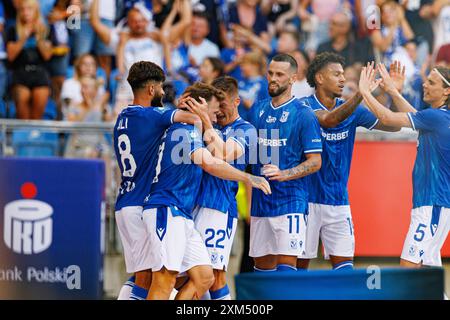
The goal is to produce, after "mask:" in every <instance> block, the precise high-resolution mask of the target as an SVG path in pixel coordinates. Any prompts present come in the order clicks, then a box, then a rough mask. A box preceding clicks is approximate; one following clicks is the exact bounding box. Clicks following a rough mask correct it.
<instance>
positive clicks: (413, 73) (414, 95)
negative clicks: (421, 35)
mask: <svg viewBox="0 0 450 320" xmlns="http://www.w3.org/2000/svg"><path fill="white" fill-rule="evenodd" d="M404 47H405V49H406V51H407V52H408V56H409V58H410V62H411V64H410V65H406V66H405V67H406V68H409V69H410V71H409V72H408V73H409V76H406V77H405V82H404V85H403V91H402V95H403V97H404V98H405V99H406V100H407V101H408V102H409V103H410V104H411V105H412V106H413V107H414V108H416V109H417V110H420V109H421V108H422V105H423V103H422V100H423V89H422V85H423V81H422V77H424V78H425V77H426V70H424V69H422V65H419V64H418V62H417V42H416V41H414V40H410V41H408V42H407V43H406V44H405V45H404Z"/></svg>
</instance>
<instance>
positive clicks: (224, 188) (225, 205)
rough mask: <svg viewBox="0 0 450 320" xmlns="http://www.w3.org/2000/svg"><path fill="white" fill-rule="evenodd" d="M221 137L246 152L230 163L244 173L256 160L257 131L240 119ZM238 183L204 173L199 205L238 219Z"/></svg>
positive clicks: (225, 128)
mask: <svg viewBox="0 0 450 320" xmlns="http://www.w3.org/2000/svg"><path fill="white" fill-rule="evenodd" d="M220 132H221V135H222V138H223V140H224V141H227V140H228V139H233V140H234V141H236V142H237V143H238V144H239V145H240V146H241V148H242V150H243V151H244V153H243V154H242V156H241V157H239V158H238V159H236V160H234V161H232V162H230V165H232V166H233V167H235V168H236V169H238V170H241V171H244V170H245V167H246V165H247V164H249V163H250V162H251V160H252V159H253V160H254V161H255V160H256V151H257V150H256V141H257V136H256V129H255V127H254V126H252V125H251V124H250V123H248V122H247V121H244V120H242V118H238V119H237V120H236V121H234V122H233V123H231V124H229V125H227V126H225V127H223V128H222V129H221V130H220ZM237 191H238V183H237V182H235V181H229V180H223V179H220V178H217V177H214V176H212V175H210V174H208V173H203V180H202V185H201V189H200V193H199V196H198V199H197V205H199V206H200V207H204V208H211V209H215V210H218V211H221V212H224V213H226V212H228V213H229V215H230V216H231V217H233V218H237V206H236V194H237Z"/></svg>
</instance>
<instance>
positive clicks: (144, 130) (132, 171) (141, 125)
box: [114, 106, 177, 211]
mask: <svg viewBox="0 0 450 320" xmlns="http://www.w3.org/2000/svg"><path fill="white" fill-rule="evenodd" d="M176 111H177V110H174V109H171V108H156V107H149V108H144V107H142V106H128V107H127V108H125V109H124V110H122V112H121V113H120V114H119V116H118V117H117V121H116V124H115V126H114V151H115V154H116V159H117V163H118V165H119V168H120V172H121V176H122V181H121V183H120V188H119V193H118V196H117V201H116V211H117V210H120V209H121V208H123V207H127V206H142V204H143V201H144V198H145V197H146V196H147V194H148V192H149V191H150V186H151V183H152V180H153V175H154V170H155V163H156V154H157V151H158V146H159V144H160V142H161V138H162V136H163V134H164V131H165V130H166V129H167V128H168V127H169V126H170V125H171V124H172V122H173V116H174V115H175V112H176Z"/></svg>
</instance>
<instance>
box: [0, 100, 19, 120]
mask: <svg viewBox="0 0 450 320" xmlns="http://www.w3.org/2000/svg"><path fill="white" fill-rule="evenodd" d="M3 107H4V112H5V116H4V117H5V118H8V119H15V118H16V105H15V104H14V101H13V100H8V101H4V102H3ZM1 109H2V107H1V106H0V110H1ZM0 114H1V111H0Z"/></svg>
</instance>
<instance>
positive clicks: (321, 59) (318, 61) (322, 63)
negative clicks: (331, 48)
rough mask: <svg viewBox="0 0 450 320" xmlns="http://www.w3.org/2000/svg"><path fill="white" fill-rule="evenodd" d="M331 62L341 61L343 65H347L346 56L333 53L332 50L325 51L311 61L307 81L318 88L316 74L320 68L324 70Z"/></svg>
mask: <svg viewBox="0 0 450 320" xmlns="http://www.w3.org/2000/svg"><path fill="white" fill-rule="evenodd" d="M330 63H339V64H340V65H342V67H345V59H344V57H342V56H340V55H338V54H336V53H332V52H323V53H320V54H318V55H317V56H316V57H315V58H314V59H313V61H311V64H310V65H309V67H308V71H307V73H306V81H307V82H308V84H309V85H310V86H311V87H313V88H316V86H317V85H316V74H317V72H319V71H320V70H322V69H323V68H324V67H326V66H327V65H328V64H330Z"/></svg>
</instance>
